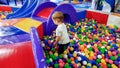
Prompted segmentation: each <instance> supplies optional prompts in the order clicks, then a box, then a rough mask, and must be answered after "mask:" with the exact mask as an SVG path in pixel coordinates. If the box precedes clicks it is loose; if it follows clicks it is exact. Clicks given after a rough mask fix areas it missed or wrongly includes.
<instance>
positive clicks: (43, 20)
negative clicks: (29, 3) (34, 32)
mask: <svg viewBox="0 0 120 68" xmlns="http://www.w3.org/2000/svg"><path fill="white" fill-rule="evenodd" d="M32 18H33V19H35V20H38V21H40V22H46V21H47V19H46V18H43V17H32Z"/></svg>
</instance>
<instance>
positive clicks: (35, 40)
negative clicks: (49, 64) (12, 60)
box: [30, 27, 46, 68]
mask: <svg viewBox="0 0 120 68" xmlns="http://www.w3.org/2000/svg"><path fill="white" fill-rule="evenodd" d="M30 36H31V41H32V49H33V54H34V59H35V63H36V68H46V62H45V57H44V51H43V48H42V45H41V43H40V39H39V37H38V33H37V30H36V28H34V27H31V29H30Z"/></svg>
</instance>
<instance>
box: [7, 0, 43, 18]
mask: <svg viewBox="0 0 120 68" xmlns="http://www.w3.org/2000/svg"><path fill="white" fill-rule="evenodd" d="M42 2H45V0H26V1H25V3H24V4H23V6H22V7H21V8H20V9H19V10H17V11H16V12H15V13H13V14H9V15H7V17H6V18H7V19H12V18H25V17H31V14H32V12H33V11H34V9H35V8H36V7H37V6H38V5H39V4H41V3H42Z"/></svg>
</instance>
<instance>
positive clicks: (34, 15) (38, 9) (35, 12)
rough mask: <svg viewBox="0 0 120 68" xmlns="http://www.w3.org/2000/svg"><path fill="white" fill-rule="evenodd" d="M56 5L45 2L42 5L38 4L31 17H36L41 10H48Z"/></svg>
mask: <svg viewBox="0 0 120 68" xmlns="http://www.w3.org/2000/svg"><path fill="white" fill-rule="evenodd" d="M56 6H57V5H56V4H55V3H53V2H45V3H42V4H40V5H39V6H38V7H37V8H36V9H35V11H34V12H33V14H32V17H37V14H38V13H39V12H40V11H41V10H43V9H44V8H48V7H56Z"/></svg>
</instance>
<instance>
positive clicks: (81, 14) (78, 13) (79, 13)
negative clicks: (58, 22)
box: [77, 10, 86, 20]
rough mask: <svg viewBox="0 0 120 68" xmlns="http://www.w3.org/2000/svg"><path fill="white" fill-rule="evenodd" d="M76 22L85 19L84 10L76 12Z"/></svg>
mask: <svg viewBox="0 0 120 68" xmlns="http://www.w3.org/2000/svg"><path fill="white" fill-rule="evenodd" d="M77 15H78V20H81V19H84V18H86V10H83V11H79V12H77Z"/></svg>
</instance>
